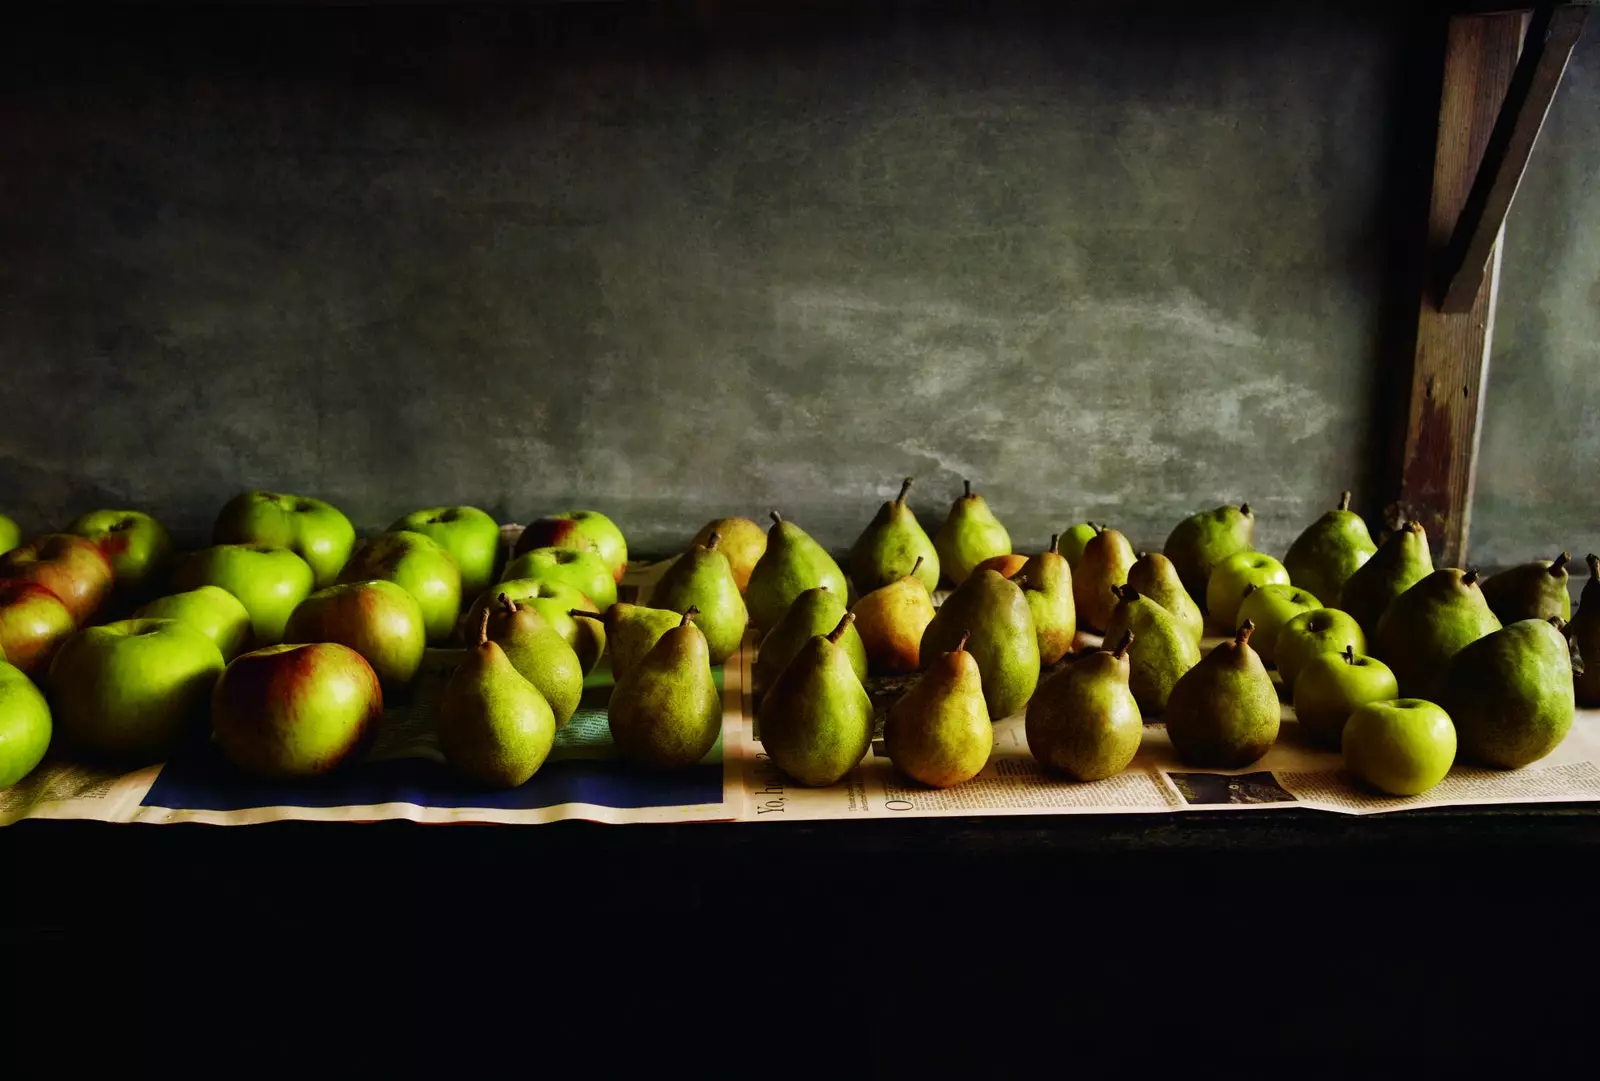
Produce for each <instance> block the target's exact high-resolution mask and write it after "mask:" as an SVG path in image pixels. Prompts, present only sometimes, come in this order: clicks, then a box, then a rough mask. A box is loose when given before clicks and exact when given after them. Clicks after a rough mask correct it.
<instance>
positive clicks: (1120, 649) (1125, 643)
mask: <svg viewBox="0 0 1600 1081" xmlns="http://www.w3.org/2000/svg"><path fill="white" fill-rule="evenodd" d="M1131 645H1133V632H1132V631H1123V632H1122V641H1120V642H1118V643H1117V648H1116V649H1114V650H1113V651H1112V653H1111V655H1112V656H1113V657H1115V658H1116V659H1117V660H1119V661H1120V660H1122V658H1123V657H1124V656H1126V655H1127V652H1128V647H1129V646H1131Z"/></svg>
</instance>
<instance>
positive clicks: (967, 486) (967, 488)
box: [961, 480, 972, 499]
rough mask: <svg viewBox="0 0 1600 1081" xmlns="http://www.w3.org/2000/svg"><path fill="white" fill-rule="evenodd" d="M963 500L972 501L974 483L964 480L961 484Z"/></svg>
mask: <svg viewBox="0 0 1600 1081" xmlns="http://www.w3.org/2000/svg"><path fill="white" fill-rule="evenodd" d="M961 498H962V499H971V498H972V482H971V481H970V480H963V481H962V482H961Z"/></svg>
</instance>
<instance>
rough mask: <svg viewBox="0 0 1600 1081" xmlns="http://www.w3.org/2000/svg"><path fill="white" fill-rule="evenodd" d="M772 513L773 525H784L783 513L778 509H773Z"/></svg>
mask: <svg viewBox="0 0 1600 1081" xmlns="http://www.w3.org/2000/svg"><path fill="white" fill-rule="evenodd" d="M770 513H771V515H772V524H773V525H782V524H783V515H781V514H779V513H778V512H777V511H771V512H770Z"/></svg>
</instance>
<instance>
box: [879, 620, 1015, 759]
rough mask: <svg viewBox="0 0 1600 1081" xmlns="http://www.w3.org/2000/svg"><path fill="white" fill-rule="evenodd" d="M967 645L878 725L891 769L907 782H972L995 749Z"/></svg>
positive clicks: (937, 662)
mask: <svg viewBox="0 0 1600 1081" xmlns="http://www.w3.org/2000/svg"><path fill="white" fill-rule="evenodd" d="M966 644H967V643H966V640H965V639H963V640H962V641H961V642H959V643H958V644H957V645H956V648H955V649H954V650H952V651H951V652H949V653H945V654H943V655H941V656H939V657H937V658H935V659H934V660H933V662H932V663H931V664H929V665H928V670H927V671H926V672H924V673H922V675H921V677H919V678H918V679H917V682H916V683H914V684H912V686H911V689H910V690H909V691H907V692H906V693H905V694H904V695H902V696H901V697H900V699H899V701H897V702H895V704H894V705H892V706H890V707H889V716H888V719H887V720H886V721H884V725H883V742H884V746H885V747H886V748H887V749H888V751H889V757H890V759H892V760H893V761H894V764H895V765H896V766H898V767H899V768H900V771H901V772H902V773H904V774H905V775H906V776H907V777H910V778H911V779H912V780H915V781H921V782H922V783H923V784H926V785H932V786H933V787H935V788H949V787H950V786H951V785H958V784H960V783H961V782H963V781H970V780H971V779H972V778H974V777H976V776H977V775H978V773H979V772H980V771H981V770H982V769H983V767H984V764H985V763H987V762H988V761H989V752H990V751H991V750H992V749H993V748H994V726H993V725H992V724H991V723H990V721H989V707H988V706H986V705H984V703H983V675H982V673H980V672H979V671H978V662H977V661H975V660H973V659H972V654H970V653H968V652H967V651H966Z"/></svg>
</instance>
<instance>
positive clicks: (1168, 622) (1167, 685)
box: [1106, 586, 1200, 717]
mask: <svg viewBox="0 0 1600 1081" xmlns="http://www.w3.org/2000/svg"><path fill="white" fill-rule="evenodd" d="M1116 594H1117V597H1118V601H1117V606H1116V608H1114V609H1112V611H1111V619H1110V622H1108V623H1107V624H1106V641H1108V642H1120V641H1121V640H1122V637H1123V635H1125V634H1132V635H1133V642H1134V644H1133V646H1132V648H1131V649H1130V650H1129V652H1128V656H1129V661H1128V666H1129V667H1128V687H1129V688H1130V689H1131V690H1132V691H1133V698H1134V701H1136V702H1138V703H1139V709H1140V711H1141V712H1142V713H1143V714H1144V715H1145V716H1147V717H1153V716H1155V715H1156V714H1158V713H1160V712H1161V711H1162V710H1164V709H1166V708H1167V699H1168V697H1169V696H1171V694H1172V688H1173V687H1175V686H1177V683H1178V680H1180V679H1182V678H1183V674H1184V673H1185V672H1187V671H1188V670H1189V669H1191V668H1193V667H1194V666H1195V665H1197V664H1199V663H1200V643H1199V642H1196V641H1195V640H1194V638H1193V637H1192V636H1191V635H1190V634H1189V632H1188V631H1187V630H1185V629H1184V628H1183V627H1181V626H1179V625H1178V621H1177V619H1175V618H1174V617H1173V615H1172V613H1171V612H1169V611H1167V610H1166V609H1165V608H1163V607H1161V606H1160V605H1159V604H1157V603H1156V602H1155V601H1153V600H1151V599H1150V598H1149V597H1144V596H1141V595H1140V594H1139V591H1138V590H1136V589H1134V588H1133V587H1132V586H1118V587H1116Z"/></svg>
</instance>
